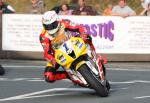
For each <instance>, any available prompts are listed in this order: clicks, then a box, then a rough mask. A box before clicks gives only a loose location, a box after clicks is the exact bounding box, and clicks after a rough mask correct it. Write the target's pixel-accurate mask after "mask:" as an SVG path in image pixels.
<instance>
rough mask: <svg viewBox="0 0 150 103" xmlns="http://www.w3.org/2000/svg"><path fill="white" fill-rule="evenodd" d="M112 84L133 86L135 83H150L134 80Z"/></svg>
mask: <svg viewBox="0 0 150 103" xmlns="http://www.w3.org/2000/svg"><path fill="white" fill-rule="evenodd" d="M110 83H111V84H133V83H146V84H149V83H150V81H146V80H132V81H125V82H112V81H110Z"/></svg>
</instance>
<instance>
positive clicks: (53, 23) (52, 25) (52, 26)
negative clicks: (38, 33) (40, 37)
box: [42, 11, 60, 36]
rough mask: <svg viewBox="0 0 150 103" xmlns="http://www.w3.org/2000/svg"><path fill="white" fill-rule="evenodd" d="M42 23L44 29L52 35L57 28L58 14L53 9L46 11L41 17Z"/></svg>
mask: <svg viewBox="0 0 150 103" xmlns="http://www.w3.org/2000/svg"><path fill="white" fill-rule="evenodd" d="M42 24H43V27H44V29H45V30H47V32H48V33H49V34H50V35H52V36H53V34H55V33H56V32H57V30H58V28H59V25H60V24H59V22H58V15H57V14H56V12H55V11H47V12H45V13H44V15H43V17H42Z"/></svg>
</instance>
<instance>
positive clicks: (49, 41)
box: [40, 11, 106, 84]
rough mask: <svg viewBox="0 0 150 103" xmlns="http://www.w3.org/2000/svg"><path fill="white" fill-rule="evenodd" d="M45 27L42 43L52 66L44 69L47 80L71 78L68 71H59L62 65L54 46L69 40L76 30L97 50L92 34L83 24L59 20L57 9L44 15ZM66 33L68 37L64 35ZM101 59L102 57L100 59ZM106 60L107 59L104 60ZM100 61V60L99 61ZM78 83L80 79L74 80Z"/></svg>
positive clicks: (45, 54) (45, 55) (92, 48)
mask: <svg viewBox="0 0 150 103" xmlns="http://www.w3.org/2000/svg"><path fill="white" fill-rule="evenodd" d="M42 25H43V29H42V32H41V34H40V43H41V45H42V46H43V49H44V58H45V59H46V60H47V61H48V62H49V64H50V66H47V67H46V68H45V71H44V77H45V80H46V81H47V82H50V83H52V82H54V81H56V80H61V79H66V78H68V79H70V78H69V76H68V74H67V72H66V71H57V69H58V68H59V67H60V65H59V64H58V63H56V60H55V58H54V54H55V52H54V50H53V48H54V47H56V46H57V45H59V44H60V42H61V43H62V42H64V40H67V38H66V37H69V35H70V32H75V33H76V35H74V36H79V37H81V38H82V39H83V40H84V42H85V43H86V44H88V45H90V48H91V50H92V51H93V52H95V47H94V45H93V43H92V38H91V36H90V35H88V34H86V31H85V29H84V27H83V26H81V25H77V24H74V23H73V22H71V21H70V20H66V19H62V20H59V18H58V15H57V14H56V12H55V11H47V12H45V13H44V15H43V16H42ZM62 34H65V35H66V37H64V35H62ZM98 60H101V59H98ZM103 61H104V62H106V60H105V59H104V60H103ZM97 63H99V61H98V62H97ZM73 82H74V83H76V84H80V83H79V81H73Z"/></svg>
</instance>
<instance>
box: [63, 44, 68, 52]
mask: <svg viewBox="0 0 150 103" xmlns="http://www.w3.org/2000/svg"><path fill="white" fill-rule="evenodd" d="M63 47H64V48H65V50H66V52H67V51H68V50H69V48H68V47H67V45H66V43H64V45H63Z"/></svg>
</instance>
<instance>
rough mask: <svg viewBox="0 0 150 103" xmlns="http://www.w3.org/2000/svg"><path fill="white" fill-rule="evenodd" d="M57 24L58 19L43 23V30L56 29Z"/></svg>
mask: <svg viewBox="0 0 150 103" xmlns="http://www.w3.org/2000/svg"><path fill="white" fill-rule="evenodd" d="M57 26H58V21H55V22H53V23H51V24H43V27H44V29H45V30H53V29H56V28H57Z"/></svg>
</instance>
